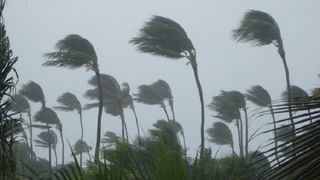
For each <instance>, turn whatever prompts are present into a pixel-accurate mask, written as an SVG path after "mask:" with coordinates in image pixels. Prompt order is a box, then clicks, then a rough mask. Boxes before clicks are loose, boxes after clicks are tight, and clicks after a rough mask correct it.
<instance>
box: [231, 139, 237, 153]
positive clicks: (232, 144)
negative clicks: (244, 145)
mask: <svg viewBox="0 0 320 180" xmlns="http://www.w3.org/2000/svg"><path fill="white" fill-rule="evenodd" d="M230 146H231V149H232V155H235V154H236V153H235V152H234V143H233V141H232V142H231V144H230Z"/></svg>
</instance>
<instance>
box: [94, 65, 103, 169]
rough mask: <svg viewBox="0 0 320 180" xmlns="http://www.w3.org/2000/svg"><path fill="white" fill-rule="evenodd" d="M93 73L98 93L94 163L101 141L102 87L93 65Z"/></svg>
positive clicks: (98, 73)
mask: <svg viewBox="0 0 320 180" xmlns="http://www.w3.org/2000/svg"><path fill="white" fill-rule="evenodd" d="M95 67H96V68H95V73H96V77H97V84H98V92H99V109H98V120H97V121H98V122H97V140H96V149H95V153H94V162H96V163H97V162H98V161H99V149H100V141H101V118H102V110H103V94H102V85H101V78H100V72H99V68H98V64H97V63H96V65H95Z"/></svg>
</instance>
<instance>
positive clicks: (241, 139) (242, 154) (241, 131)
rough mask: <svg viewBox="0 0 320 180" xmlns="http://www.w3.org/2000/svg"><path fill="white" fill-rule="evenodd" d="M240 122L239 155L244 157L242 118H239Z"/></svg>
mask: <svg viewBox="0 0 320 180" xmlns="http://www.w3.org/2000/svg"><path fill="white" fill-rule="evenodd" d="M239 122H240V142H239V143H240V156H241V157H242V158H243V157H244V152H243V122H242V118H240V119H239Z"/></svg>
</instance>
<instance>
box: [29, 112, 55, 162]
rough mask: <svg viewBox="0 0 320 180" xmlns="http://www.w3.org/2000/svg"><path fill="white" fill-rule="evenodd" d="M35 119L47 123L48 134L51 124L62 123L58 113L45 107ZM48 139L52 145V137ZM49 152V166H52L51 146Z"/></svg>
mask: <svg viewBox="0 0 320 180" xmlns="http://www.w3.org/2000/svg"><path fill="white" fill-rule="evenodd" d="M34 121H35V122H41V123H45V125H46V129H47V134H48V135H50V131H52V130H50V128H51V126H50V125H58V124H59V123H60V120H59V118H58V116H57V114H56V113H55V112H54V111H53V110H52V109H50V108H47V107H44V108H42V109H41V110H40V111H38V112H37V113H36V114H35V115H34ZM47 140H48V141H47V142H48V146H49V147H51V146H52V145H51V144H52V143H53V142H51V138H48V139H47ZM48 154H49V167H50V168H51V162H52V161H51V148H48Z"/></svg>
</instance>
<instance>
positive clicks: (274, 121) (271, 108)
mask: <svg viewBox="0 0 320 180" xmlns="http://www.w3.org/2000/svg"><path fill="white" fill-rule="evenodd" d="M269 109H270V112H271V116H272V122H273V133H274V149H275V155H276V159H277V164H278V166H279V165H280V162H279V155H278V135H277V130H276V129H277V125H276V118H275V115H274V112H273V107H272V105H271V104H270V106H269Z"/></svg>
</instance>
